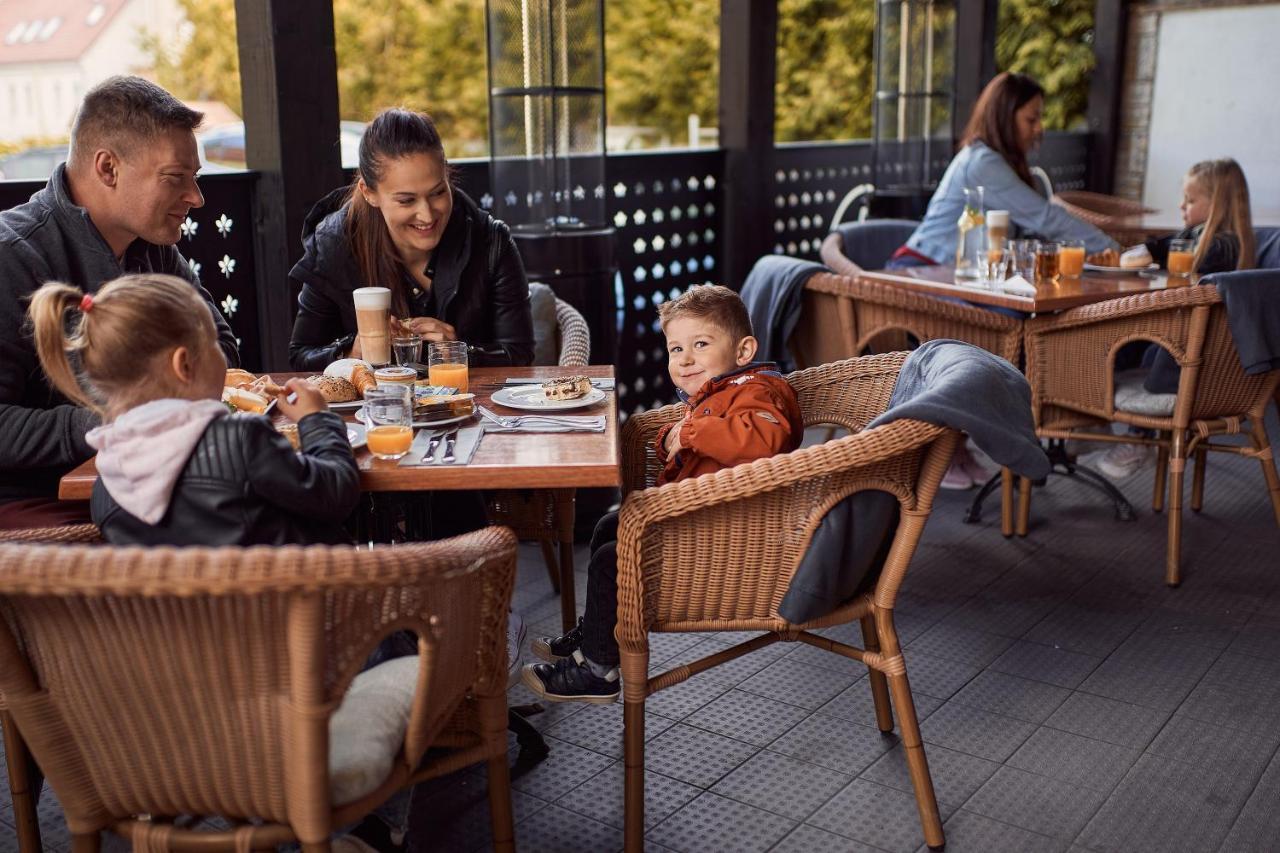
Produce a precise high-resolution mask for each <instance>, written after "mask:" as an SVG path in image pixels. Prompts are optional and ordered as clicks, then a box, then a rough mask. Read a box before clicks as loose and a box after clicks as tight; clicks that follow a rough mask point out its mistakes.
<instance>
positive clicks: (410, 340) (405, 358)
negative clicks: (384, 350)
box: [391, 335, 422, 367]
mask: <svg viewBox="0 0 1280 853" xmlns="http://www.w3.org/2000/svg"><path fill="white" fill-rule="evenodd" d="M391 352H392V353H393V354H394V355H395V357H396V364H398V365H400V366H401V367H404V366H406V365H410V364H418V363H420V362H421V361H422V338H421V337H420V336H418V335H400V336H398V337H394V338H392V339H391Z"/></svg>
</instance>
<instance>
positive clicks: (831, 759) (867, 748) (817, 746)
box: [769, 714, 898, 775]
mask: <svg viewBox="0 0 1280 853" xmlns="http://www.w3.org/2000/svg"><path fill="white" fill-rule="evenodd" d="M897 742H898V737H897V735H892V734H881V733H880V731H879V730H877V729H874V728H871V727H869V726H862V725H858V724H857V723H851V722H849V721H848V720H840V719H837V718H835V717H828V716H825V715H823V714H814V715H813V716H811V717H809V718H807V719H805V720H804V721H802V722H801V723H800V724H799V725H797V726H796V727H795V728H793V729H792V730H791V731H789V732H787V733H786V734H785V735H783V736H782V737H780V738H778V739H777V740H776V741H774V742H773V743H772V744H770V745H769V749H771V750H773V751H774V752H780V753H782V754H783V755H789V756H791V757H792V758H798V759H800V760H801V761H807V762H809V763H810V764H817V765H819V766H822V767H826V768H828V769H830V770H835V771H836V772H838V773H848V774H850V775H852V774H854V773H861V772H862V771H863V769H865V768H866V767H868V766H869V765H870V764H871V762H873V761H875V760H876V759H877V758H879V757H880V756H881V755H883V754H884V753H886V752H888V751H889V750H890V749H891V748H892V747H893V745H894V744H896V743H897Z"/></svg>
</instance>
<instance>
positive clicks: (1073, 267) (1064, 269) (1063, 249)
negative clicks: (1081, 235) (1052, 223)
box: [1058, 240, 1084, 278]
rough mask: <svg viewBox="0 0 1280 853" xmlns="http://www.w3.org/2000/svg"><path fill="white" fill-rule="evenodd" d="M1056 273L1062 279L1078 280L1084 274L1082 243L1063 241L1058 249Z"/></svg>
mask: <svg viewBox="0 0 1280 853" xmlns="http://www.w3.org/2000/svg"><path fill="white" fill-rule="evenodd" d="M1058 272H1059V274H1061V275H1062V277H1063V278H1079V277H1080V276H1081V274H1083V273H1084V243H1082V242H1080V241H1079V240H1067V241H1064V242H1063V243H1062V244H1061V246H1060V248H1059V249H1058Z"/></svg>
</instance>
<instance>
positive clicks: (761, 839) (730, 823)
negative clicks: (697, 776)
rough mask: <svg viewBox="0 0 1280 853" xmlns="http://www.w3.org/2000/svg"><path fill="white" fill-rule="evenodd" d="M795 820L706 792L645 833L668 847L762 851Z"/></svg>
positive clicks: (688, 850) (691, 850) (689, 852)
mask: <svg viewBox="0 0 1280 853" xmlns="http://www.w3.org/2000/svg"><path fill="white" fill-rule="evenodd" d="M795 826H796V823H795V821H793V820H789V819H787V818H785V817H782V816H781V815H776V814H773V813H772V812H767V811H764V810H763V809H758V808H755V807H754V806H749V805H747V804H746V803H740V802H738V801H737V800H730V799H727V798H725V797H720V796H717V795H716V794H713V793H710V792H707V793H704V794H702V795H701V796H699V797H698V798H697V799H695V800H694V801H693V802H691V803H689V804H688V805H686V806H684V807H683V808H682V809H680V810H679V811H678V812H676V813H675V814H673V815H672V816H671V817H669V818H667V819H666V820H665V821H663V822H662V823H660V824H658V825H657V826H655V827H654V828H653V829H651V830H649V833H648V835H649V837H650V838H652V839H653V840H654V841H656V842H658V843H659V844H662V845H665V846H667V847H670V848H671V849H672V850H680V851H685V853H697V851H703V850H734V851H741V853H753V851H765V850H768V849H769V848H770V847H772V846H773V845H774V844H775V843H777V842H778V841H781V840H782V838H783V837H784V836H786V835H787V834H788V833H789V832H791V830H792V829H794V828H795Z"/></svg>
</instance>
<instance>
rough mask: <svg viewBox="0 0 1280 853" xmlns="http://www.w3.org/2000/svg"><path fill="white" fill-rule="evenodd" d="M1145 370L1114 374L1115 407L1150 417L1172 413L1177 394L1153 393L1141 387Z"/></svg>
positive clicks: (1160, 416)
mask: <svg viewBox="0 0 1280 853" xmlns="http://www.w3.org/2000/svg"><path fill="white" fill-rule="evenodd" d="M1145 376H1146V371H1145V370H1126V371H1123V372H1121V373H1117V374H1116V398H1115V404H1116V408H1117V409H1119V410H1120V411H1123V412H1132V413H1133V414H1135V415H1146V416H1147V417H1150V418H1167V417H1169V416H1170V415H1172V414H1173V404H1174V402H1175V401H1176V400H1177V399H1178V395H1177V394H1153V393H1152V392H1150V391H1148V390H1147V389H1146V388H1144V387H1142V382H1143V379H1144V377H1145Z"/></svg>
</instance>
